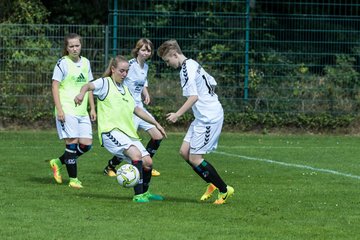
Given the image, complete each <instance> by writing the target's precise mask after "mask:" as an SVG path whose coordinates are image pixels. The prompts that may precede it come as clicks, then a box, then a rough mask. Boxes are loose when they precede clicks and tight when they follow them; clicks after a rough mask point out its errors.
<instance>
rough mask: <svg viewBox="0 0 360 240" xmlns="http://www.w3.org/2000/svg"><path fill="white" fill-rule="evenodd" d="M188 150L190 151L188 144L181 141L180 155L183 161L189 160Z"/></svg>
mask: <svg viewBox="0 0 360 240" xmlns="http://www.w3.org/2000/svg"><path fill="white" fill-rule="evenodd" d="M189 150H190V143H189V142H187V141H183V143H182V144H181V147H180V151H179V153H180V155H181V157H182V158H184V159H185V160H189Z"/></svg>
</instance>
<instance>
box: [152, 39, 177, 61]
mask: <svg viewBox="0 0 360 240" xmlns="http://www.w3.org/2000/svg"><path fill="white" fill-rule="evenodd" d="M169 52H176V53H178V54H183V53H182V51H181V48H180V46H179V44H178V42H177V41H176V40H175V39H170V40H168V41H166V42H163V44H161V45H160V47H159V48H158V50H157V55H158V56H159V57H161V58H162V57H164V56H165V55H167V54H168V53H169Z"/></svg>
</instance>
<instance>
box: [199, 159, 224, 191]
mask: <svg viewBox="0 0 360 240" xmlns="http://www.w3.org/2000/svg"><path fill="white" fill-rule="evenodd" d="M194 170H195V172H198V173H200V174H201V175H203V177H204V179H207V182H211V183H212V184H214V185H215V186H216V187H217V188H218V189H219V191H220V192H223V193H224V192H226V191H227V189H226V186H227V185H226V184H225V182H224V181H223V180H222V179H221V177H220V175H219V174H218V173H217V171H216V169H215V168H214V167H213V166H212V165H211V164H210V163H209V162H207V161H206V160H205V159H204V160H203V161H202V162H201V163H200V165H199V166H196V167H195V168H194Z"/></svg>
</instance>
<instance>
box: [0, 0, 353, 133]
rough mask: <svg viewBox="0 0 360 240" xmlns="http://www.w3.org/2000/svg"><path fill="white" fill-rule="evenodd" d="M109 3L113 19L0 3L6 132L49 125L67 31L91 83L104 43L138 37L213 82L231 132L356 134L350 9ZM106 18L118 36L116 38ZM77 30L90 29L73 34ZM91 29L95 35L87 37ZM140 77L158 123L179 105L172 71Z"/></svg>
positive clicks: (308, 2)
mask: <svg viewBox="0 0 360 240" xmlns="http://www.w3.org/2000/svg"><path fill="white" fill-rule="evenodd" d="M246 3H248V4H249V5H246ZM118 4H119V11H115V10H114V1H86V2H83V1H64V0H60V1H39V0H35V1H30V0H15V1H8V0H5V1H1V2H0V8H1V9H4V11H1V12H0V23H1V24H0V31H1V35H0V43H1V45H0V46H1V49H0V64H1V65H0V71H1V75H0V76H1V85H0V87H1V90H2V91H1V93H0V100H1V105H0V111H1V115H0V116H1V120H0V126H1V125H2V126H5V127H7V126H8V125H9V124H8V123H9V122H10V121H12V122H14V121H15V122H18V123H19V124H20V125H24V124H25V123H26V122H30V123H31V124H33V123H34V122H39V121H40V122H42V123H41V125H43V126H46V125H48V124H47V123H50V122H51V123H52V120H51V119H52V97H51V90H50V82H51V80H50V79H51V74H52V69H53V66H54V63H55V62H56V60H57V59H58V58H59V57H60V55H59V54H60V51H59V49H60V48H61V44H62V42H61V40H62V37H63V35H64V34H65V33H66V32H69V31H74V30H76V31H81V35H82V36H84V37H85V41H86V44H84V46H86V48H85V49H83V53H84V55H85V56H87V57H88V58H90V60H92V63H93V65H94V66H93V71H94V72H95V77H98V76H100V74H101V72H102V71H103V69H104V65H106V64H105V63H106V61H107V60H108V59H106V56H107V55H106V54H107V52H106V50H104V48H105V47H104V45H105V44H108V45H109V52H110V54H111V52H114V51H116V52H117V53H120V54H124V55H129V54H128V53H129V52H130V50H131V49H132V47H133V44H134V42H135V41H136V39H138V38H139V37H149V38H150V39H152V41H153V42H154V44H155V46H159V44H160V43H161V42H162V41H164V40H167V39H168V38H176V39H178V41H179V42H180V44H181V46H182V48H183V51H184V53H185V54H186V55H187V56H188V57H191V58H194V59H196V60H198V61H199V62H200V63H201V64H202V65H203V66H204V67H205V68H206V69H207V70H208V71H209V72H210V73H211V74H212V75H213V76H215V78H216V79H217V81H218V84H219V86H218V88H217V92H218V94H219V96H220V99H221V101H222V103H223V105H224V108H225V112H226V116H225V117H226V119H225V123H226V126H227V127H229V128H231V129H235V128H236V129H241V130H253V129H261V130H262V131H267V130H268V129H271V128H280V127H286V128H289V127H290V128H297V129H305V130H330V131H332V130H334V129H339V128H340V129H354V128H355V129H357V125H358V122H359V109H360V93H359V84H360V83H359V82H360V81H359V68H358V65H359V49H360V46H359V41H358V39H359V38H360V33H359V29H360V24H359V22H360V19H359V16H360V14H359V9H360V7H359V6H358V4H356V1H355V2H354V1H347V2H346V3H342V1H335V0H333V1H315V0H303V1H297V2H290V1H266V0H257V1H202V0H197V1H189V0H183V1H165V0H158V1H155V0H153V1H150V0H147V1H141V2H139V1H138V2H134V1H128V0H125V1H119V3H118ZM93 9H96V11H93ZM89 13H91V14H89ZM247 13H249V14H247ZM114 16H117V20H118V31H119V32H120V33H119V36H118V37H116V38H114V36H113V33H114V27H115V26H114V23H113V21H114V19H115V18H114ZM248 17H249V18H248ZM247 19H249V20H250V22H249V23H250V28H248V26H246V23H247V22H246V20H247ZM13 24H16V25H13ZM19 24H20V25H19ZM84 24H85V25H84ZM77 26H78V27H77ZM81 26H86V28H87V29H91V30H79V29H83V28H80V27H81ZM96 26H97V27H100V28H97V29H96V30H92V28H93V27H94V29H95V27H96ZM106 27H107V28H106ZM84 29H85V28H84ZM99 29H100V30H99ZM247 30H249V32H247ZM105 31H108V32H107V33H106V34H107V37H108V38H107V40H106V43H105V44H104V43H102V41H104V39H103V36H104V32H105ZM49 34H50V35H51V36H56V38H49ZM246 34H249V39H250V44H249V45H248V47H249V49H248V50H247V44H246V43H247V36H246ZM114 44H116V46H117V47H116V49H115V45H114ZM247 51H248V52H247ZM247 53H248V55H247ZM247 56H248V60H246V57H247ZM149 78H150V81H151V85H150V91H151V93H152V95H153V103H152V105H151V106H150V107H149V109H150V110H151V111H152V112H153V113H154V115H155V116H156V117H157V118H158V119H159V120H160V121H163V118H164V115H165V114H166V113H167V112H168V111H173V110H175V109H176V108H177V107H179V106H180V104H181V103H182V102H183V101H184V99H183V98H182V97H181V92H180V89H179V86H178V76H177V72H176V71H175V72H174V71H172V70H170V69H167V68H165V67H164V65H163V64H162V63H161V61H160V60H159V59H158V58H157V57H156V56H155V57H154V59H153V60H152V62H151V72H150V75H149ZM164 81H166V84H164ZM246 93H248V97H247V96H246V95H247V94H246ZM189 120H191V115H186V116H184V118H183V119H182V121H180V122H179V124H178V125H179V127H180V126H184V125H186V124H187V123H188V121H189ZM44 123H45V124H44ZM164 124H166V123H165V122H164Z"/></svg>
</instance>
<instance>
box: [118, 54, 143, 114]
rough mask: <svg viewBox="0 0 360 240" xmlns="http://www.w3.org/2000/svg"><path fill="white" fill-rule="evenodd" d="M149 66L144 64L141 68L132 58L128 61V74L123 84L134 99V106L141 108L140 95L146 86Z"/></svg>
mask: <svg viewBox="0 0 360 240" xmlns="http://www.w3.org/2000/svg"><path fill="white" fill-rule="evenodd" d="M148 70H149V66H148V65H147V64H146V63H144V67H143V68H141V66H140V64H139V63H138V62H137V61H136V58H133V59H131V60H130V61H129V72H128V74H127V76H126V78H125V80H124V84H125V85H126V86H127V87H128V88H129V90H130V92H131V94H132V96H133V97H134V99H135V103H136V106H139V107H141V108H143V103H142V97H141V93H142V91H143V89H144V87H147V86H148V81H147V74H148Z"/></svg>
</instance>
